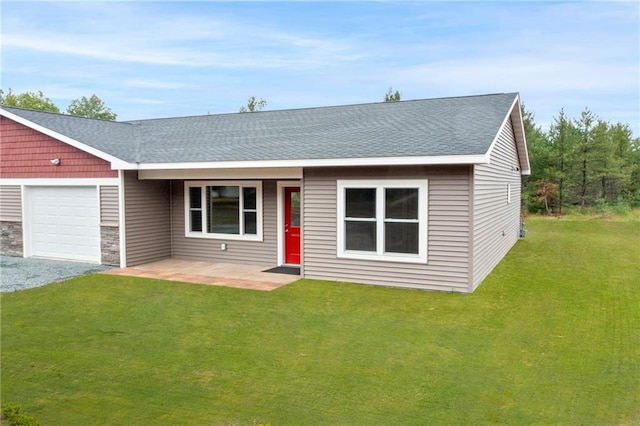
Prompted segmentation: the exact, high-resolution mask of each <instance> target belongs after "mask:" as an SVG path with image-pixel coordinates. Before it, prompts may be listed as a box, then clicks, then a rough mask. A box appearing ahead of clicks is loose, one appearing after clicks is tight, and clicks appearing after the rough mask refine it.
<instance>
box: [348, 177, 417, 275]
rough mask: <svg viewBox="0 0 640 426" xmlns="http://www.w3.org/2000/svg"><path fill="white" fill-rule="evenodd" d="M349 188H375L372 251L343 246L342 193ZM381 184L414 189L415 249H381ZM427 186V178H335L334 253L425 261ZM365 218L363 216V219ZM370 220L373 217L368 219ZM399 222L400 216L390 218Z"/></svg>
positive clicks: (391, 259) (383, 187) (355, 256)
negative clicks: (374, 244) (394, 251)
mask: <svg viewBox="0 0 640 426" xmlns="http://www.w3.org/2000/svg"><path fill="white" fill-rule="evenodd" d="M351 188H375V189H376V218H375V222H376V237H377V241H376V251H375V252H369V251H357V250H346V249H345V247H346V244H345V219H346V217H345V211H346V208H345V194H346V190H347V189H351ZM385 188H416V189H418V224H419V236H418V253H417V254H409V253H385V252H384V237H385V235H384V224H385V218H384V213H385V211H384V208H385V205H384V203H385V201H384V190H385ZM428 189H429V182H428V180H427V179H397V180H338V181H337V218H336V219H337V257H338V258H344V259H361V260H376V261H389V262H405V263H427V230H428V221H427V214H428V206H427V203H428V201H427V200H428V194H429V192H428ZM363 220H366V219H363ZM372 220H374V219H372ZM391 221H393V222H401V221H402V220H395V219H393V220H391Z"/></svg>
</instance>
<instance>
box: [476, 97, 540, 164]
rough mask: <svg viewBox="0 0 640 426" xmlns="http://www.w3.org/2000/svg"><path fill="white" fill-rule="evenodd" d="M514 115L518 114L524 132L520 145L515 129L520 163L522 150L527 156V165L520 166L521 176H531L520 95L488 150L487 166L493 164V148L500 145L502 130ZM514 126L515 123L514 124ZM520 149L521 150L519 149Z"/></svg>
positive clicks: (514, 135) (519, 123)
mask: <svg viewBox="0 0 640 426" xmlns="http://www.w3.org/2000/svg"><path fill="white" fill-rule="evenodd" d="M513 114H516V117H517V118H518V125H519V127H520V130H521V131H522V142H521V143H518V139H519V138H518V136H517V135H516V131H515V129H514V132H513V133H514V134H513V137H514V142H515V144H516V152H517V154H518V161H520V150H522V151H523V152H524V156H525V160H526V164H525V165H522V164H521V165H520V169H521V174H522V175H530V174H531V165H530V163H529V152H528V151H527V141H526V136H525V134H524V123H523V121H522V114H521V113H520V95H516V97H515V99H514V100H513V103H512V104H511V108H509V112H508V113H507V115H506V116H505V117H504V120H502V124H500V127H499V128H498V132H497V133H496V135H495V136H494V138H493V141H492V142H491V145H489V149H488V150H487V154H486V156H487V161H486V163H487V164H490V162H491V153H492V152H493V148H495V146H496V144H497V143H498V139H499V137H500V134H501V133H502V130H503V129H504V126H505V125H506V124H507V120H509V119H510V118H511V116H512V115H513ZM512 124H513V123H512ZM518 147H519V148H520V149H518Z"/></svg>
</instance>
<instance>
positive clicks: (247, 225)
mask: <svg viewBox="0 0 640 426" xmlns="http://www.w3.org/2000/svg"><path fill="white" fill-rule="evenodd" d="M244 233H245V234H251V235H256V234H257V233H258V220H257V215H256V213H255V212H245V213H244Z"/></svg>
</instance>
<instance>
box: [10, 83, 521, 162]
mask: <svg viewBox="0 0 640 426" xmlns="http://www.w3.org/2000/svg"><path fill="white" fill-rule="evenodd" d="M516 96H517V94H516V93H506V94H495V95H482V96H466V97H456V98H438V99H425V100H415V101H403V102H391V103H374V104H362V105H346V106H335V107H320V108H305V109H295V110H282V111H262V112H256V113H244V114H240V113H238V114H219V115H203V116H196V117H176V118H163V119H150V120H137V121H129V122H109V121H100V120H91V119H85V118H79V117H72V116H68V115H61V114H51V113H42V112H35V111H28V110H21V109H15V108H8V107H3V108H6V109H7V111H9V112H12V113H14V114H16V115H19V116H21V117H23V118H25V119H27V120H30V121H32V122H34V123H37V124H39V125H41V126H43V127H46V128H48V129H51V130H54V131H56V132H58V133H62V134H64V135H66V136H68V137H71V138H73V139H75V140H77V141H79V142H82V143H84V144H86V145H89V146H92V147H94V148H96V149H99V150H101V151H103V152H106V153H108V154H110V155H113V156H114V157H117V158H120V159H122V160H124V161H127V162H141V163H175V162H214V161H257V160H304V159H337V158H368V157H407V156H441V155H482V154H485V153H486V152H487V150H488V149H489V146H490V144H491V142H492V141H493V139H494V137H495V136H496V134H497V132H498V130H499V128H500V125H501V124H502V122H503V121H504V119H505V117H506V116H507V114H508V113H509V109H510V108H511V106H512V104H513V101H514V100H515V97H516Z"/></svg>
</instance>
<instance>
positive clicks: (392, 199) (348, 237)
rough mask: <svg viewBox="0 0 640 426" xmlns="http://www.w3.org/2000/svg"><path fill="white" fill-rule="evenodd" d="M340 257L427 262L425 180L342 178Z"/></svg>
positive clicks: (339, 205)
mask: <svg viewBox="0 0 640 426" xmlns="http://www.w3.org/2000/svg"><path fill="white" fill-rule="evenodd" d="M337 189H338V218H337V220H338V230H337V231H338V242H337V244H338V247H337V249H338V257H343V258H353V259H367V260H388V261H395V262H414V263H426V262H427V189H428V187H427V181H426V180H390V181H380V180H371V181H369V180H339V181H338V187H337Z"/></svg>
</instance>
